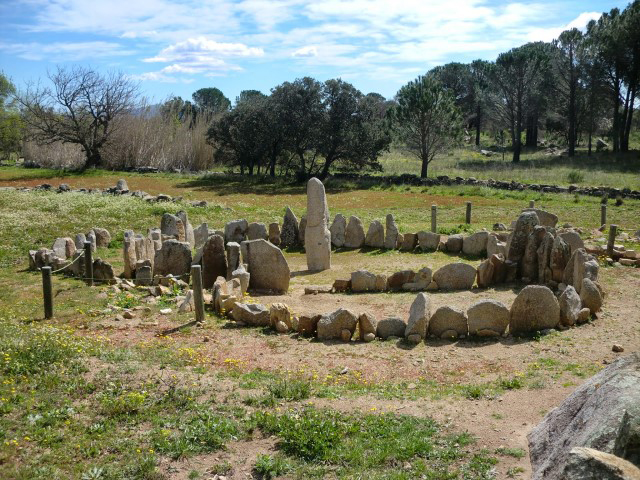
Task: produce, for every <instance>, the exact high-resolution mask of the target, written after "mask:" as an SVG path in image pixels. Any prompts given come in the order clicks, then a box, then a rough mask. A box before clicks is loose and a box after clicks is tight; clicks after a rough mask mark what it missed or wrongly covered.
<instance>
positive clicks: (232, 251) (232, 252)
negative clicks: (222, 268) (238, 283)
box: [220, 242, 240, 279]
mask: <svg viewBox="0 0 640 480" xmlns="http://www.w3.org/2000/svg"><path fill="white" fill-rule="evenodd" d="M239 266H240V245H238V244H237V243H236V242H229V243H227V274H226V278H227V279H229V278H231V275H232V273H233V271H234V270H235V269H237V268H238V267H239ZM220 276H221V277H222V276H224V275H220Z"/></svg>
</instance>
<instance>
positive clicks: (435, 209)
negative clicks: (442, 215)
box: [431, 205, 438, 233]
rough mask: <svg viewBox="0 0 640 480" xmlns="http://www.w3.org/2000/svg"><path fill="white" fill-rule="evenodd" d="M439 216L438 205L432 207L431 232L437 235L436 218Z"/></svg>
mask: <svg viewBox="0 0 640 480" xmlns="http://www.w3.org/2000/svg"><path fill="white" fill-rule="evenodd" d="M437 215H438V207H437V206H436V205H431V231H432V232H433V233H436V227H437V224H436V223H437V222H436V216H437Z"/></svg>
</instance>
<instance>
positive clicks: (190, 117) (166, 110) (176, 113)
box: [160, 97, 196, 127]
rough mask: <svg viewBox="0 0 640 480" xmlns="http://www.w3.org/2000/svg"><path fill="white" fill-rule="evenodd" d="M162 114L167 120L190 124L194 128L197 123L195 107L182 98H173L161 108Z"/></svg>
mask: <svg viewBox="0 0 640 480" xmlns="http://www.w3.org/2000/svg"><path fill="white" fill-rule="evenodd" d="M160 113H161V115H162V116H163V117H164V118H165V119H168V120H170V121H172V122H176V123H189V126H190V127H193V126H194V125H195V122H196V111H195V106H194V105H193V104H192V103H191V102H190V101H189V100H183V99H182V97H171V98H169V99H168V100H167V101H165V102H164V103H163V104H162V105H161V106H160Z"/></svg>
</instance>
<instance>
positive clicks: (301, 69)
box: [0, 0, 628, 101]
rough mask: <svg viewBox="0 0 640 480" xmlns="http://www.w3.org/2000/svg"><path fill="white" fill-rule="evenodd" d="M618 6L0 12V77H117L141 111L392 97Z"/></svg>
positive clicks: (427, 2)
mask: <svg viewBox="0 0 640 480" xmlns="http://www.w3.org/2000/svg"><path fill="white" fill-rule="evenodd" d="M627 3H628V2H627V1H623V2H618V1H596V0H582V1H581V0H556V1H548V0H538V1H533V2H528V1H517V2H516V1H514V2H509V1H489V0H486V1H485V0H446V1H445V0H323V1H315V2H314V1H305V0H200V1H196V0H184V1H179V2H178V1H170V0H107V1H105V0H49V1H45V0H17V1H12V0H0V69H1V70H3V71H4V73H5V74H7V75H8V76H9V77H11V78H12V79H13V81H14V83H16V85H17V86H18V87H22V86H23V85H24V84H25V82H27V81H29V80H33V81H37V80H38V78H44V77H45V76H46V74H47V71H48V70H52V69H53V68H55V66H56V64H60V65H68V64H75V63H77V64H82V65H86V66H91V67H93V68H96V69H98V70H102V71H107V70H110V69H111V70H120V71H122V72H124V73H126V74H127V75H130V76H131V77H132V78H134V79H136V80H138V81H139V82H140V85H141V90H142V91H143V92H144V93H145V95H147V96H148V97H149V98H150V99H152V100H154V101H161V100H163V99H165V98H167V97H168V96H169V95H171V94H174V95H180V96H182V97H183V98H190V97H191V94H192V93H193V92H194V91H195V90H197V89H199V88H202V87H211V86H215V87H218V88H220V89H221V90H222V91H223V92H224V93H225V94H226V95H227V96H228V97H229V98H230V99H231V100H233V99H235V97H236V95H237V94H238V93H239V92H240V91H241V90H244V89H257V90H261V91H263V92H265V93H268V92H269V89H270V88H271V87H273V86H275V85H277V84H279V83H282V82H284V81H287V80H293V79H295V78H298V77H302V76H307V75H309V76H312V77H315V78H317V79H319V80H326V79H328V78H337V77H341V78H342V79H344V80H346V81H349V82H351V83H353V84H354V85H355V86H356V87H357V88H359V89H360V90H362V91H363V92H365V93H367V92H378V93H380V94H382V95H384V96H386V97H392V96H393V95H394V94H395V93H396V92H397V90H398V89H399V88H400V87H401V86H402V85H403V84H405V83H406V82H408V81H409V80H411V79H413V78H415V77H416V76H417V75H419V74H422V73H424V72H426V71H427V70H429V69H430V68H432V67H434V66H436V65H440V64H444V63H447V62H451V61H460V62H468V61H471V60H473V59H476V58H483V59H487V60H494V59H495V57H496V56H497V54H498V53H500V52H502V51H505V50H508V49H509V48H512V47H515V46H519V45H521V44H523V43H526V42H528V41H535V40H545V41H550V40H552V39H553V38H555V37H556V36H557V35H558V34H559V33H560V32H561V31H562V30H564V29H566V28H570V27H574V26H575V27H578V28H583V27H584V26H585V25H586V23H587V22H588V21H589V20H590V19H592V18H598V16H599V15H600V13H601V12H603V11H609V10H610V9H611V8H614V7H619V8H621V9H622V8H624V7H625V6H626V5H627Z"/></svg>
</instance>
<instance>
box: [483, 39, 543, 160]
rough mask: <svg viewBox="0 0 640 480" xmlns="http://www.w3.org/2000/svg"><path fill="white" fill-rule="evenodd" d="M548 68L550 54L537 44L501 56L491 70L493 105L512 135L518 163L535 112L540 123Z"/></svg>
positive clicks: (541, 45) (515, 49)
mask: <svg viewBox="0 0 640 480" xmlns="http://www.w3.org/2000/svg"><path fill="white" fill-rule="evenodd" d="M548 64H549V57H548V50H547V48H546V46H545V44H543V43H541V42H537V43H528V44H526V45H523V46H521V47H518V48H513V49H511V50H509V51H508V52H505V53H501V54H500V55H499V56H498V58H497V60H496V63H495V65H493V67H492V68H491V71H490V78H491V83H492V90H493V94H494V101H493V104H494V107H495V112H496V114H497V117H498V119H499V121H500V122H501V123H503V124H504V125H505V126H506V127H508V128H509V131H510V132H511V144H512V146H513V159H512V160H513V162H514V163H516V162H519V161H520V152H521V150H522V132H523V129H524V126H525V121H526V119H527V117H530V116H531V115H530V114H531V112H535V113H536V115H535V117H536V123H537V116H538V114H537V112H536V110H537V107H538V106H539V104H538V103H537V100H538V98H539V96H538V94H537V92H538V91H539V86H540V84H541V83H542V82H543V81H544V76H543V75H541V72H542V71H544V70H545V69H546V67H547V65H548Z"/></svg>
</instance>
